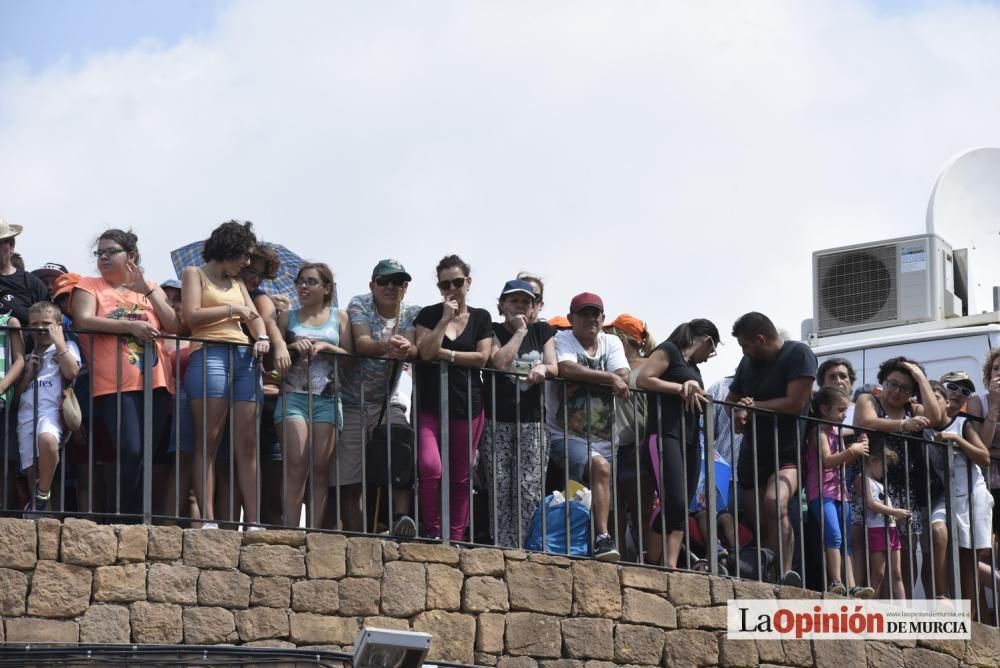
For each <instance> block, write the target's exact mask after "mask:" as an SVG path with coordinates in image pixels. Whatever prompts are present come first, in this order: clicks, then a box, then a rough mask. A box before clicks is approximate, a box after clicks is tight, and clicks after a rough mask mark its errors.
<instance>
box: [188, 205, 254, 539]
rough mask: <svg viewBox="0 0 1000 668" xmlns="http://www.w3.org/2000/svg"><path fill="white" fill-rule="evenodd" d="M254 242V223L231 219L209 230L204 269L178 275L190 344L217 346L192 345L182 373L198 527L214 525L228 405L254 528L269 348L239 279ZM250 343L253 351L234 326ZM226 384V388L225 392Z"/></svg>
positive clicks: (242, 489) (238, 466) (242, 487)
mask: <svg viewBox="0 0 1000 668" xmlns="http://www.w3.org/2000/svg"><path fill="white" fill-rule="evenodd" d="M256 243H257V237H256V236H255V235H254V233H253V226H252V225H251V224H250V223H249V222H247V223H239V222H236V221H234V220H231V221H229V222H227V223H223V224H222V225H220V226H219V227H217V228H215V230H213V231H212V235H211V236H210V237H209V238H208V240H207V241H206V242H205V248H204V250H203V251H202V257H203V258H204V259H205V265H204V266H203V267H187V268H185V269H184V272H183V273H182V275H181V279H182V281H183V289H182V291H181V300H182V307H181V308H182V311H183V313H184V321H185V322H186V323H187V324H188V326H189V327H190V328H191V337H192V338H194V339H202V340H211V341H219V342H220V343H222V344H223V345H217V344H211V343H199V342H195V343H193V344H192V348H194V349H195V350H194V352H192V353H191V361H190V363H189V364H188V368H187V373H186V374H185V376H184V390H185V392H186V393H187V396H188V400H189V401H190V403H191V416H192V418H193V420H194V433H195V447H194V462H193V468H194V471H193V473H194V475H193V478H194V485H193V486H194V491H195V497H196V498H197V499H198V504H199V506H200V507H201V509H202V517H203V519H205V520H208V521H206V522H204V523H203V524H202V528H216V527H217V526H218V525H217V523H216V522H215V521H214V520H215V507H214V503H213V499H214V492H215V455H216V452H217V450H218V448H219V441H220V440H221V438H222V432H223V431H224V430H225V427H226V417H227V416H228V414H229V397H230V392H232V396H233V399H234V402H233V432H234V433H233V437H234V442H235V448H234V451H233V456H234V457H235V463H236V479H237V482H238V484H239V488H240V494H241V496H242V500H243V508H244V518H243V519H244V523H245V524H246V525H247V527H248V529H249V530H254V529H259V528H261V527H258V526H254V525H256V524H257V521H258V518H257V453H256V436H257V425H256V410H257V402H259V401H260V400H261V382H260V377H259V374H258V369H259V368H260V367H259V361H258V360H259V358H260V357H261V356H263V355H265V354H267V351H268V350H269V349H270V341H269V339H268V336H267V334H266V333H265V329H264V322H263V320H262V319H261V317H260V314H258V313H257V309H256V308H255V307H254V304H253V301H252V300H251V299H250V295H249V294H247V289H246V286H244V285H243V282H242V281H241V280H239V279H238V278H237V277H238V275H239V273H240V270H241V269H243V267H245V266H246V265H247V263H248V262H249V261H250V252H251V251H252V250H253V248H254V245H255V244H256ZM241 323H242V324H245V325H246V327H247V329H248V330H249V331H250V334H251V336H253V338H254V343H253V345H252V346H250V345H249V340H248V338H247V336H246V334H244V332H243V329H242V328H241V327H240V325H241ZM230 385H231V387H230Z"/></svg>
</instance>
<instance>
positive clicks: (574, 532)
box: [524, 494, 590, 557]
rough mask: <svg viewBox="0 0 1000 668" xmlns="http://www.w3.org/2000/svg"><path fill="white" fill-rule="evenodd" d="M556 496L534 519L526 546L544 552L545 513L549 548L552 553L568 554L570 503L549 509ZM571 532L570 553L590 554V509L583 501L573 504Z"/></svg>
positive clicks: (548, 500) (548, 497) (546, 545)
mask: <svg viewBox="0 0 1000 668" xmlns="http://www.w3.org/2000/svg"><path fill="white" fill-rule="evenodd" d="M551 502H552V495H551V494H550V495H548V496H547V497H545V501H544V502H542V505H541V506H539V507H538V508H535V514H534V515H532V516H531V527H530V528H529V530H528V540H527V541H526V542H525V544H524V546H525V547H526V548H527V549H529V550H542V549H543V548H542V512H543V511H544V512H545V548H544V550H545V551H546V552H550V553H552V554H566V503H565V502H564V503H560V504H558V505H555V506H551V507H550V506H549V504H550V503H551ZM569 533H570V537H571V541H570V552H569V554H570V555H572V556H575V557H585V556H587V555H589V554H590V508H587V507H586V506H584V505H583V504H582V503H580V502H579V501H575V500H571V501H570V502H569Z"/></svg>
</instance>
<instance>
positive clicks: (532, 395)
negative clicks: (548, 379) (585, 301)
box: [485, 322, 556, 424]
mask: <svg viewBox="0 0 1000 668" xmlns="http://www.w3.org/2000/svg"><path fill="white" fill-rule="evenodd" d="M493 334H495V335H496V337H497V340H499V341H500V345H501V346H505V345H507V342H508V341H510V340H511V338H512V337H513V336H514V335H513V334H512V333H511V332H510V331H508V330H507V328H506V327H504V324H503V323H502V322H495V323H493ZM555 334H556V330H555V329H554V328H553V327H552V325H550V324H549V323H547V322H535V323H532V324H530V325H528V333H527V334H525V335H524V338H523V339H522V340H521V346H520V347H519V348H518V349H517V357H515V358H514V368H513V369H508V370H507V371H513V372H516V373H521V374H526V373H528V371H529V370H530V369H531V367H533V366H535V365H536V364H541V363H542V359H543V357H544V353H545V344H546V343H547V342H548V341H549V339H551V338H552V337H553V336H555ZM492 376H496V381H494V380H493V378H492ZM494 382H496V388H497V396H496V404H497V413H496V419H497V420H498V421H499V422H515V421H516V419H517V410H516V403H515V401H516V399H515V397H516V393H517V391H518V390H517V388H520V394H521V414H520V417H521V422H522V424H523V423H525V422H540V421H541V419H542V406H541V401H542V386H541V385H527V384H525V383H519V382H517V381H516V380H515V379H514V377H513V376H509V375H507V374H506V373H490V374H486V389H485V394H486V417H493V400H492V395H491V392H492V391H493V390H492V388H493V383H494Z"/></svg>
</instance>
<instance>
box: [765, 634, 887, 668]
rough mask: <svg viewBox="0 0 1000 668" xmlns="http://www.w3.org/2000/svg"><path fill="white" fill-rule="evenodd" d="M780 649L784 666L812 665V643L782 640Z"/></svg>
mask: <svg viewBox="0 0 1000 668" xmlns="http://www.w3.org/2000/svg"><path fill="white" fill-rule="evenodd" d="M866 644H867V643H866ZM781 649H782V650H784V652H785V661H784V662H785V663H786V664H788V665H790V666H811V665H813V652H812V643H811V642H810V641H808V640H782V641H781Z"/></svg>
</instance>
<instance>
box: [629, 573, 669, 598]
mask: <svg viewBox="0 0 1000 668" xmlns="http://www.w3.org/2000/svg"><path fill="white" fill-rule="evenodd" d="M621 578H622V587H626V588H629V589H642V590H644V591H652V592H657V593H661V594H662V593H664V592H666V591H667V586H668V579H667V573H664V572H663V571H659V570H656V569H654V568H640V567H638V566H623V567H622V570H621Z"/></svg>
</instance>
